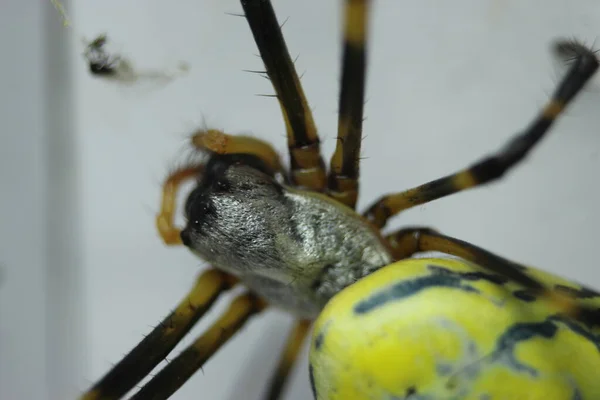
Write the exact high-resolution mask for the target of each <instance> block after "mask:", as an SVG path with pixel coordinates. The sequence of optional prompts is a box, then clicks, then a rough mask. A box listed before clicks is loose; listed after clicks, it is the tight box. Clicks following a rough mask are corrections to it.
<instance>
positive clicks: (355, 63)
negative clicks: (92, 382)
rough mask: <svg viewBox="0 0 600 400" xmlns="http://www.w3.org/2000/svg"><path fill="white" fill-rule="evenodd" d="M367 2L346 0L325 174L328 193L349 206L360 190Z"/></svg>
mask: <svg viewBox="0 0 600 400" xmlns="http://www.w3.org/2000/svg"><path fill="white" fill-rule="evenodd" d="M370 6H371V1H370V0H346V1H345V10H344V44H343V56H342V83H341V88H340V97H339V115H338V136H337V144H336V147H335V152H334V153H333V156H332V157H331V161H330V169H329V176H328V178H327V191H328V194H329V195H330V196H331V197H333V198H334V199H336V200H338V201H339V202H340V203H343V204H345V205H347V206H349V207H350V208H352V209H354V208H355V207H356V200H357V198H358V190H359V188H358V186H359V182H358V180H359V164H360V145H361V142H362V123H363V109H364V97H365V80H366V78H365V76H366V58H367V56H366V45H367V35H368V31H369V10H370Z"/></svg>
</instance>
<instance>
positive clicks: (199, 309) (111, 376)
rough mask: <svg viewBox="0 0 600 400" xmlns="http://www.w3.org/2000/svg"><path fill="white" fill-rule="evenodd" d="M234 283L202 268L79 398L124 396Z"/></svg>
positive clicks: (221, 273) (87, 399) (232, 280)
mask: <svg viewBox="0 0 600 400" xmlns="http://www.w3.org/2000/svg"><path fill="white" fill-rule="evenodd" d="M235 282H236V280H235V278H233V277H231V276H229V275H228V274H225V273H223V272H220V271H217V270H215V269H211V270H208V271H205V272H204V273H203V274H202V275H200V277H199V278H198V280H197V281H196V284H195V286H194V287H193V288H192V290H191V291H190V292H189V293H188V294H187V296H186V297H185V298H184V299H183V300H182V301H181V302H180V303H179V304H178V305H177V307H176V308H175V310H174V311H173V312H171V314H169V316H167V317H166V318H165V319H164V320H163V321H162V322H161V323H160V324H159V325H158V326H157V327H156V328H154V329H153V330H152V332H150V334H149V335H148V336H146V337H145V338H144V339H143V340H142V341H141V342H140V343H139V344H138V345H137V346H136V347H135V348H134V349H133V350H131V351H130V352H129V354H127V355H126V356H125V357H124V358H123V359H122V360H121V361H120V362H119V363H118V364H117V365H115V366H114V367H113V368H112V369H111V370H110V371H109V372H108V373H107V374H106V375H105V376H104V377H103V378H102V379H100V381H98V382H97V383H96V384H95V385H94V386H93V387H92V388H91V389H90V390H89V391H88V392H86V393H85V394H83V396H82V397H81V400H98V399H118V398H121V397H123V396H124V395H125V394H126V393H127V392H129V390H131V389H132V388H133V387H134V386H135V385H136V384H137V383H139V382H140V381H141V380H142V379H143V378H144V377H145V376H146V375H148V374H149V373H150V371H152V369H154V367H156V365H158V363H160V362H161V361H162V360H164V359H165V357H166V356H167V354H169V353H170V352H171V350H173V348H174V347H175V346H176V345H177V343H179V342H180V341H181V339H182V338H183V336H185V334H186V333H187V332H189V330H190V329H191V328H192V327H193V326H194V324H195V323H196V322H197V321H198V320H199V319H200V318H201V317H202V316H203V315H204V314H205V313H206V312H207V311H208V310H209V309H210V307H211V306H212V304H213V303H214V302H215V300H217V298H218V297H219V295H220V294H221V293H222V292H223V291H225V290H227V289H229V288H231V287H232V286H233V285H234V284H235Z"/></svg>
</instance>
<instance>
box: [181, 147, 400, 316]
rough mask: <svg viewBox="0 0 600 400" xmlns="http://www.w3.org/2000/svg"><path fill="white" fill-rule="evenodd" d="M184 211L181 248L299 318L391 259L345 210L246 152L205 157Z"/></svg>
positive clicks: (372, 234)
mask: <svg viewBox="0 0 600 400" xmlns="http://www.w3.org/2000/svg"><path fill="white" fill-rule="evenodd" d="M185 214H186V217H187V225H186V227H185V229H184V230H183V231H182V233H181V238H182V241H183V243H184V244H185V245H186V246H187V247H188V248H190V249H191V250H192V251H193V252H194V253H196V254H197V255H198V256H199V257H200V258H202V259H203V260H205V261H207V262H208V263H210V264H211V265H212V266H214V267H215V268H218V269H221V270H223V271H225V272H228V273H231V274H233V275H235V276H237V277H238V278H239V279H240V280H241V281H242V282H243V283H245V284H246V285H247V286H248V287H249V288H250V289H252V290H253V291H255V292H256V293H257V294H258V295H260V296H262V297H263V298H264V299H265V300H267V301H268V302H269V303H270V304H272V305H273V306H277V307H281V308H284V309H286V310H288V311H290V312H292V313H294V314H295V315H297V316H299V317H303V318H314V317H316V316H317V315H318V313H319V312H320V310H321V309H322V307H323V306H324V305H325V303H326V302H327V301H328V300H329V299H330V298H331V297H332V296H334V295H335V294H336V293H338V292H339V291H340V290H342V289H343V288H345V287H346V286H348V285H350V284H352V283H353V282H355V281H357V280H358V279H360V278H362V277H364V276H365V275H368V274H369V273H371V272H373V271H374V270H376V269H378V268H381V267H382V266H385V265H387V264H390V263H391V262H392V261H393V258H392V255H391V253H390V250H389V248H388V247H387V245H386V243H385V242H384V240H383V239H382V238H381V236H380V235H379V233H378V232H377V231H376V230H375V229H374V228H372V227H371V226H370V225H368V224H367V223H366V222H365V221H364V220H362V219H361V217H360V216H358V215H357V214H356V213H355V212H354V211H353V210H351V209H349V208H347V207H346V206H344V205H341V204H340V203H338V202H336V201H334V200H332V199H330V198H328V197H327V196H325V195H322V194H319V193H315V192H308V191H302V190H299V189H295V188H291V187H288V186H286V185H285V184H282V183H280V182H278V181H277V180H276V179H275V177H274V176H273V175H272V174H270V173H269V171H268V170H267V169H266V168H261V163H260V161H259V160H257V159H256V158H255V157H253V156H250V155H235V154H234V155H219V154H213V155H212V156H211V158H210V160H209V161H208V163H207V164H206V168H205V170H204V172H203V173H202V174H201V176H200V177H199V179H198V185H197V187H196V188H195V189H194V190H193V191H192V192H191V193H190V195H189V196H188V199H187V201H186V206H185Z"/></svg>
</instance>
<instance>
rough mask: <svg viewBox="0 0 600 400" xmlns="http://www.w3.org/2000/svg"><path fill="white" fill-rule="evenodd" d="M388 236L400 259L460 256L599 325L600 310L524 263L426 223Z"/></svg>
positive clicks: (570, 312) (588, 321)
mask: <svg viewBox="0 0 600 400" xmlns="http://www.w3.org/2000/svg"><path fill="white" fill-rule="evenodd" d="M386 239H387V240H388V242H389V243H390V246H391V247H392V249H393V255H394V258H396V259H397V260H401V259H404V258H408V257H410V256H412V255H414V254H416V253H423V252H429V251H436V252H441V253H445V254H448V255H452V256H456V257H460V258H462V259H463V260H467V261H470V262H472V263H474V264H476V265H478V266H480V267H482V268H485V269H487V270H490V271H492V272H494V273H496V274H497V275H498V276H501V277H504V278H506V279H510V280H512V281H513V282H516V283H518V284H520V285H522V286H524V287H525V288H527V289H528V290H530V291H531V293H532V294H537V295H540V296H544V297H546V298H547V299H548V300H550V301H551V302H552V303H553V304H554V305H555V306H556V307H557V309H558V310H560V311H561V312H563V313H565V314H566V315H568V316H570V317H572V318H574V319H577V320H579V321H581V322H583V323H585V324H588V325H590V326H600V310H598V309H594V308H587V307H584V306H582V305H580V304H578V302H577V300H576V299H575V298H574V297H572V296H569V294H568V293H565V292H564V291H557V290H553V289H551V288H548V287H546V286H544V285H543V284H542V283H541V282H539V281H538V280H537V279H535V278H533V277H531V276H529V275H528V274H527V273H526V272H525V271H526V268H525V267H524V266H523V265H520V264H517V263H514V262H512V261H509V260H507V259H505V258H502V257H500V256H498V255H496V254H493V253H491V252H489V251H487V250H484V249H482V248H480V247H477V246H475V245H473V244H471V243H468V242H465V241H463V240H459V239H455V238H453V237H450V236H446V235H442V234H440V233H438V232H436V231H435V230H434V229H431V228H425V227H412V228H405V229H401V230H398V231H396V232H393V233H391V234H389V235H387V236H386ZM599 296H600V295H599Z"/></svg>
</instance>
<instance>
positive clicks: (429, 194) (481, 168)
mask: <svg viewBox="0 0 600 400" xmlns="http://www.w3.org/2000/svg"><path fill="white" fill-rule="evenodd" d="M597 69H598V59H597V58H596V56H595V54H594V52H592V51H591V50H589V49H587V48H585V47H583V46H580V47H579V48H577V57H576V58H575V60H574V61H573V65H572V66H571V67H570V68H569V71H568V72H567V75H566V76H565V77H564V78H563V80H562V81H561V82H560V83H559V85H558V87H557V89H556V91H555V92H554V94H553V96H552V98H551V99H550V101H549V102H548V103H547V104H546V106H545V107H544V109H543V110H542V112H541V113H540V115H539V116H538V117H537V118H536V119H535V120H534V121H533V123H532V124H531V125H529V127H528V128H527V129H525V131H524V132H522V133H521V134H519V135H517V136H515V137H514V138H513V139H512V140H511V141H510V142H509V143H508V145H507V146H506V147H504V148H503V149H501V150H500V151H499V152H498V153H496V154H494V155H492V156H490V157H487V158H484V159H483V160H481V161H479V162H477V163H475V164H473V165H472V166H471V167H470V168H467V169H464V170H462V171H459V172H457V173H454V174H452V175H448V176H445V177H443V178H440V179H437V180H434V181H431V182H429V183H426V184H424V185H421V186H418V187H416V188H413V189H409V190H407V191H404V192H401V193H398V194H392V195H387V196H384V197H382V198H380V199H379V200H378V201H377V202H375V203H374V204H373V205H372V206H371V207H370V208H369V209H368V210H367V211H366V212H365V214H364V215H365V216H366V217H367V218H368V219H370V220H371V221H372V222H373V223H374V224H375V225H376V226H377V227H379V228H382V227H383V226H385V224H386V222H387V220H388V219H389V218H390V217H392V216H393V215H395V214H398V213H399V212H401V211H403V210H406V209H408V208H411V207H414V206H417V205H420V204H424V203H428V202H430V201H433V200H436V199H439V198H441V197H445V196H448V195H451V194H454V193H457V192H460V191H462V190H466V189H470V188H474V187H477V186H480V185H483V184H486V183H489V182H492V181H495V180H497V179H499V178H501V177H502V175H504V173H506V172H507V171H508V170H510V169H511V168H512V167H514V166H515V165H517V164H518V163H519V162H520V161H522V160H523V159H524V158H525V156H527V154H528V153H529V151H530V150H531V149H532V148H533V147H534V146H535V145H536V144H537V143H538V142H539V141H540V139H542V137H544V135H545V134H546V133H547V132H548V130H549V128H550V127H551V126H552V124H553V122H554V121H555V120H556V118H557V117H558V116H559V115H560V114H561V113H562V111H563V110H564V109H565V107H566V106H567V105H568V103H569V102H570V101H571V100H572V99H573V98H574V97H575V96H576V95H577V93H579V91H580V90H581V89H582V88H583V86H584V85H585V83H586V82H587V81H588V80H589V79H590V78H591V77H592V76H593V75H594V73H595V72H596V70H597Z"/></svg>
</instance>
